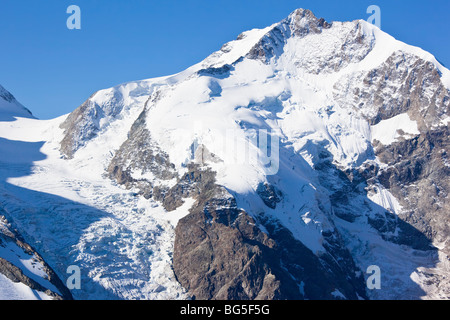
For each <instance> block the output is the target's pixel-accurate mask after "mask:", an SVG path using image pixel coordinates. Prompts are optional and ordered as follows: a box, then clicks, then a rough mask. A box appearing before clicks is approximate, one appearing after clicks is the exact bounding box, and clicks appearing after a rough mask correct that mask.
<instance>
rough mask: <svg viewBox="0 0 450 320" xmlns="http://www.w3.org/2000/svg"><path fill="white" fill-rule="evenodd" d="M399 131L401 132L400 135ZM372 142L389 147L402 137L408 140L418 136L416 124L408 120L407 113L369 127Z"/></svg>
mask: <svg viewBox="0 0 450 320" xmlns="http://www.w3.org/2000/svg"><path fill="white" fill-rule="evenodd" d="M399 130H401V131H403V132H402V134H400V132H401V131H400V132H399ZM371 132H372V140H378V141H380V142H381V143H382V144H384V145H390V144H391V143H393V142H395V141H397V140H398V138H399V137H401V136H403V137H404V138H405V139H410V138H412V137H414V136H416V135H418V134H420V132H419V129H418V128H417V122H416V121H413V120H411V119H410V118H409V115H408V114H407V113H402V114H399V115H397V116H395V117H392V118H390V119H387V120H382V121H380V122H379V123H378V124H376V125H373V126H371Z"/></svg>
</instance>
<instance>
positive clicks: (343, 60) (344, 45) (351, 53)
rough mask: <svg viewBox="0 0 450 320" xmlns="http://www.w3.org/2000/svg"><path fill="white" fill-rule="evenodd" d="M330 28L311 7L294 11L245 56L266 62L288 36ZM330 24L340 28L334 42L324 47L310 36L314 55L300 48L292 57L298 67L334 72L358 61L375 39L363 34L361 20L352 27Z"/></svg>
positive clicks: (301, 36)
mask: <svg viewBox="0 0 450 320" xmlns="http://www.w3.org/2000/svg"><path fill="white" fill-rule="evenodd" d="M331 27H332V24H330V23H328V22H326V21H325V20H324V19H323V18H320V19H318V18H316V17H315V16H314V14H313V13H312V12H311V11H310V10H304V9H298V10H295V11H294V12H293V13H291V14H290V15H289V17H288V18H286V19H285V20H283V21H282V22H281V23H280V24H279V25H277V26H276V27H275V28H273V29H272V30H271V31H270V32H269V33H268V34H267V35H266V36H264V37H263V38H262V39H261V40H260V41H259V42H258V43H257V44H256V45H255V46H254V47H253V48H252V49H251V50H250V52H249V53H248V55H247V57H248V58H250V59H258V60H261V61H264V62H265V63H269V61H270V59H272V58H278V57H280V56H281V54H282V53H283V50H284V46H285V45H286V44H287V43H289V41H290V38H305V37H306V36H308V35H319V34H321V33H322V32H327V30H328V29H330V28H331ZM333 27H335V28H336V29H339V31H338V32H336V34H335V36H334V42H333V43H328V44H327V46H324V45H323V43H321V40H320V37H316V38H313V39H311V37H310V38H308V43H307V45H308V46H309V47H313V48H314V49H315V52H314V56H310V57H308V56H307V54H308V53H304V52H301V50H299V52H298V55H296V56H294V57H291V58H292V59H293V60H294V61H295V62H294V63H295V65H296V66H297V67H298V68H300V69H304V70H305V71H306V72H308V73H312V74H319V73H328V72H336V71H339V70H341V69H342V68H344V67H346V66H347V65H348V64H350V63H355V62H359V61H361V60H362V59H364V58H365V57H366V56H367V54H369V52H370V51H371V50H372V48H373V46H374V38H373V37H370V36H367V35H365V34H364V32H363V29H362V25H361V23H359V22H354V23H353V24H352V25H351V26H349V25H343V24H341V23H336V24H333ZM305 44H306V43H305Z"/></svg>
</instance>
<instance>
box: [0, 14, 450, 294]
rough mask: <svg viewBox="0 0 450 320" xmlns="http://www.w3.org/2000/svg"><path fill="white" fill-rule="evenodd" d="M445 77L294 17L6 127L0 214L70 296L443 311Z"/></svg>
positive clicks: (372, 43)
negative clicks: (355, 303)
mask: <svg viewBox="0 0 450 320" xmlns="http://www.w3.org/2000/svg"><path fill="white" fill-rule="evenodd" d="M449 80H450V72H449V71H448V70H447V69H445V68H444V67H443V66H442V65H440V64H439V62H438V61H437V60H436V59H435V58H434V57H433V56H432V55H431V54H429V53H427V52H425V51H423V50H421V49H419V48H416V47H411V46H408V45H406V44H404V43H402V42H400V41H397V40H395V39H394V38H392V37H391V36H389V35H387V34H385V33H384V32H382V31H381V30H379V29H377V28H376V27H375V26H373V25H371V24H368V23H367V22H365V21H361V20H358V21H353V22H333V23H328V22H326V21H324V20H323V19H318V18H316V17H315V16H314V15H313V14H312V13H311V12H310V11H308V10H303V9H299V10H296V11H294V12H293V13H291V14H290V15H289V16H288V17H287V18H286V19H285V20H283V21H281V22H279V23H276V24H273V25H271V26H270V27H267V28H265V29H254V30H250V31H247V32H244V33H242V34H241V35H239V36H238V38H237V39H236V40H234V41H231V42H229V43H227V44H225V45H224V46H223V47H222V48H221V49H220V50H219V51H217V52H215V53H213V54H211V55H210V56H209V57H207V58H206V59H205V60H204V61H202V62H200V63H198V64H196V65H194V66H192V67H191V68H189V69H187V70H185V71H183V72H181V73H179V74H176V75H172V76H168V77H163V78H156V79H149V80H143V81H136V82H131V83H125V84H122V85H119V86H116V87H114V88H110V89H105V90H100V91H98V92H96V93H95V94H93V95H92V96H91V97H90V98H89V99H88V100H87V101H86V102H85V103H84V104H83V105H82V106H80V107H79V108H78V109H76V110H75V111H74V112H72V113H71V114H70V115H66V116H63V117H60V118H58V119H54V120H51V121H39V120H34V119H18V120H16V121H14V122H1V124H0V137H2V138H0V139H1V140H0V142H1V143H0V148H3V149H5V150H6V149H8V150H14V153H10V154H8V153H3V152H2V156H1V158H0V161H1V162H2V163H4V164H5V165H4V166H2V167H1V169H0V172H1V179H2V183H3V184H2V186H3V187H2V189H1V192H2V196H1V197H0V199H1V202H0V205H2V206H3V207H4V208H5V209H7V212H9V218H10V219H11V220H12V221H13V224H14V225H15V227H17V229H19V230H20V231H21V232H22V234H23V236H24V237H25V239H26V240H27V241H28V242H30V243H33V244H34V247H35V248H36V249H37V250H38V251H39V252H41V254H42V255H43V257H44V258H45V260H46V261H47V262H48V263H49V264H50V265H51V266H52V267H53V268H54V269H55V271H56V273H57V274H58V275H59V276H60V277H61V279H63V278H64V277H66V276H67V275H66V274H65V271H66V269H67V267H68V266H69V265H78V266H79V267H80V268H81V270H82V275H83V281H82V289H81V290H73V291H72V294H73V295H74V297H75V298H88V299H89V298H125V299H139V298H143V299H149V298H150V299H164V298H170V299H175V298H181V299H183V298H188V297H190V296H195V297H196V298H205V299H211V298H227V299H232V298H250V299H252V298H295V299H299V298H336V297H345V298H348V299H357V298H375V299H385V298H393V299H402V298H403V299H405V298H413V299H416V298H421V297H428V298H444V297H446V298H448V297H449V296H450V294H449V288H450V286H449V285H448V281H447V280H445V279H446V277H447V276H446V275H447V274H448V266H447V265H446V264H445V261H446V259H448V258H447V254H448V253H449V251H448V244H449V243H448V236H449V233H448V229H446V228H445V227H442V225H445V224H446V221H448V219H449V217H448V210H447V208H448V200H447V199H446V197H445V194H446V192H447V191H449V192H450V190H449V189H448V188H449V186H448V183H447V184H446V183H445V182H441V181H439V180H438V179H436V177H435V176H434V175H433V174H432V172H436V173H438V172H439V173H440V174H441V175H442V174H447V175H448V164H446V163H448V162H445V161H447V160H446V154H447V153H448V152H449V150H448V144H446V139H445V137H446V136H447V137H448V119H449V118H450V117H449V116H450V113H449V112H450V111H449V108H448V107H449V103H450V99H449V89H450V81H449ZM430 145H434V146H438V148H436V149H435V151H433V152H431V151H430V150H428V149H427V148H428V146H430ZM267 146H268V148H266V147H267ZM427 150H428V151H427ZM438 150H443V151H438ZM391 156H393V157H394V158H393V159H391V158H390V157H391ZM15 159H21V161H15ZM423 168H426V170H425V169H423ZM431 169H433V170H431ZM430 172H431V173H430ZM417 186H420V187H419V188H418V187H417ZM433 188H434V189H433ZM417 189H419V190H424V192H426V193H427V194H428V193H430V194H431V193H432V192H434V193H433V197H434V199H435V201H434V202H433V203H428V202H426V201H423V200H422V198H421V197H420V195H418V192H419V191H417ZM433 190H434V191H433ZM436 190H438V191H436ZM427 198H432V197H431V196H430V197H427ZM30 213H31V214H30ZM200 225H201V226H202V228H200V229H199V228H197V227H196V226H200ZM238 234H239V235H241V236H237V235H238ZM205 239H206V240H205ZM433 241H434V243H433ZM230 243H233V244H234V247H232V248H229V247H228V246H229V244H230ZM436 247H438V249H439V252H438V251H437V250H436ZM277 248H282V249H283V250H279V249H277ZM230 261H234V262H236V264H237V265H240V266H241V267H238V266H236V265H230ZM256 261H257V262H256ZM370 265H378V266H379V267H380V269H381V270H382V289H381V290H368V289H367V288H366V287H365V280H364V277H365V276H366V274H365V271H366V269H367V267H368V266H370ZM239 268H243V270H241V269H239ZM246 268H247V269H246ZM241 271H242V272H241ZM175 275H176V276H175ZM243 275H245V276H243ZM202 279H203V280H202ZM177 280H178V281H177ZM446 281H447V282H446Z"/></svg>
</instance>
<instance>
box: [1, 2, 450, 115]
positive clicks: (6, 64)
mask: <svg viewBox="0 0 450 320" xmlns="http://www.w3.org/2000/svg"><path fill="white" fill-rule="evenodd" d="M71 4H75V5H78V6H79V7H80V8H81V30H69V29H67V27H66V20H67V18H68V17H69V14H67V13H66V9H67V7H68V6H69V5H71ZM371 4H375V5H378V6H379V7H380V8H381V28H382V29H383V30H384V31H386V32H388V33H390V34H391V35H393V36H394V37H395V38H397V39H399V40H401V41H404V42H406V43H408V44H412V45H416V46H420V47H422V48H424V49H425V50H427V51H430V52H431V53H432V54H434V55H435V56H436V58H437V59H438V60H439V61H441V62H442V63H443V64H444V65H446V66H447V67H450V36H449V30H450V27H449V12H450V1H449V0H433V1H416V0H409V1H405V0H389V1H382V0H372V1H365V0H353V1H346V0H341V1H337V0H331V1H328V0H319V1H317V0H316V1H311V0H308V1H306V0H296V1H292V0H277V1H274V0H226V1H225V0H71V1H66V0H41V1H37V0H0V84H1V85H3V86H4V87H5V88H6V89H8V90H9V91H11V93H13V94H14V95H15V96H16V98H17V99H18V100H19V101H20V102H22V104H24V105H25V106H26V107H28V108H29V109H30V110H31V111H32V112H33V113H34V114H35V115H36V116H37V117H39V118H41V119H49V118H53V117H56V116H60V115H62V114H65V113H68V112H70V111H72V110H73V109H75V108H76V107H77V106H79V105H80V104H81V103H82V102H83V101H84V100H86V99H87V98H88V97H89V96H90V95H91V94H92V93H94V92H95V91H97V90H99V89H103V88H108V87H111V86H114V85H117V84H120V83H123V82H127V81H132V80H139V79H147V78H152V77H157V76H164V75H169V74H173V73H177V72H179V71H182V70H183V69H185V68H187V67H189V66H191V65H192V64H194V63H197V62H199V61H201V60H203V59H204V58H205V57H206V56H208V55H209V54H210V53H212V52H213V51H216V50H218V49H219V48H220V47H221V46H222V44H223V43H225V42H227V41H230V40H233V39H235V38H236V36H237V35H238V34H240V33H241V32H242V31H245V30H249V29H252V28H262V27H266V26H268V25H270V24H272V23H275V22H278V21H280V20H282V19H283V18H285V17H286V16H287V15H288V14H289V13H290V12H292V11H293V10H295V9H296V8H307V9H310V10H312V11H313V12H314V14H315V15H316V16H318V17H324V18H325V19H326V20H327V21H344V20H355V19H367V18H368V16H369V15H368V14H367V13H366V9H367V7H368V6H369V5H371Z"/></svg>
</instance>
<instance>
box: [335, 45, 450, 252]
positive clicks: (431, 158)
mask: <svg viewBox="0 0 450 320" xmlns="http://www.w3.org/2000/svg"><path fill="white" fill-rule="evenodd" d="M440 76H441V75H440V72H439V70H437V68H436V67H435V66H434V65H433V64H432V63H431V62H427V61H424V60H423V59H421V58H419V57H416V56H413V55H411V54H408V53H403V52H394V53H393V54H392V55H391V56H390V57H389V58H388V59H387V60H386V62H384V63H383V64H382V65H380V66H379V67H378V68H376V69H373V70H371V71H369V72H368V73H367V74H360V75H358V76H357V78H358V79H359V80H358V81H355V79H354V78H353V79H352V80H351V81H352V86H350V87H349V88H348V89H347V90H344V87H345V86H346V83H345V82H344V83H342V82H338V83H337V84H336V86H335V89H336V91H335V93H336V98H337V99H338V101H340V102H342V103H348V102H349V101H352V105H351V107H353V108H355V109H360V110H361V111H362V113H363V114H364V115H365V116H366V117H367V119H368V121H369V122H370V123H371V124H377V123H379V122H380V121H382V120H386V119H390V118H392V117H394V116H397V115H399V114H402V113H407V114H408V115H409V117H410V118H411V119H413V120H414V121H416V122H417V125H418V128H419V131H420V134H419V135H417V136H416V137H413V138H411V137H408V136H404V137H402V138H400V139H399V140H398V141H395V142H393V143H392V144H390V145H383V144H382V143H380V142H379V141H374V150H375V153H376V156H377V157H378V158H379V159H380V161H381V162H382V163H384V164H386V165H387V166H386V167H383V168H380V169H379V170H378V169H377V171H376V172H374V173H373V175H372V177H371V178H372V182H375V181H377V182H380V183H381V184H382V185H383V186H384V187H385V188H386V189H388V190H389V191H390V192H391V193H392V194H393V195H395V196H396V198H397V199H398V200H399V201H400V203H401V205H402V206H403V208H404V211H403V212H402V213H400V217H401V218H402V220H404V221H406V222H407V223H409V224H411V225H412V226H414V227H415V228H417V229H418V230H419V231H420V232H422V233H423V234H424V235H426V236H427V238H428V239H429V240H430V241H436V242H438V243H445V242H447V241H448V240H447V239H448V237H449V235H450V232H449V231H450V230H449V227H448V223H449V219H450V214H449V213H450V204H449V202H448V193H449V192H450V189H449V187H450V186H449V182H448V179H443V177H447V176H448V175H449V166H448V160H447V155H448V152H450V149H449V143H448V141H447V140H448V136H449V131H448V125H446V124H445V122H444V119H446V117H448V116H449V115H450V109H449V106H450V92H449V90H448V89H446V88H445V87H444V85H443V83H442V81H441V77H440ZM347 84H348V83H347ZM342 94H344V95H345V97H346V98H345V99H343V96H341V95H342ZM352 94H353V98H351V99H349V98H350V96H351V95H352ZM345 101H346V102H345ZM400 134H402V132H401V130H400ZM448 245H449V244H448V242H447V244H446V246H445V247H446V249H445V250H446V252H447V253H449V247H448Z"/></svg>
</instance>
